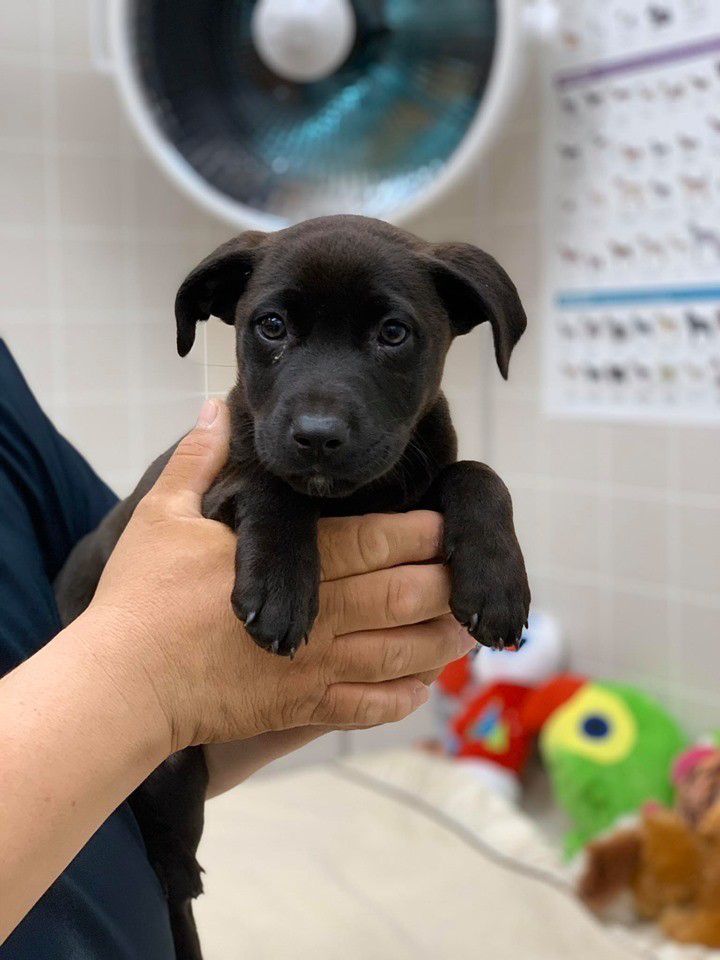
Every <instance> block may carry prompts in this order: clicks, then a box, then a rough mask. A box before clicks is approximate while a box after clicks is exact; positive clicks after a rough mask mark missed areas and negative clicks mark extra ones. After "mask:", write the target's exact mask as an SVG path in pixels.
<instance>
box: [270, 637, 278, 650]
mask: <svg viewBox="0 0 720 960" xmlns="http://www.w3.org/2000/svg"><path fill="white" fill-rule="evenodd" d="M270 649H271V650H272V652H273V653H277V652H278V650H279V649H280V641H279V640H273V642H272V643H271V644H270Z"/></svg>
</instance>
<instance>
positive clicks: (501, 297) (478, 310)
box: [430, 243, 527, 380]
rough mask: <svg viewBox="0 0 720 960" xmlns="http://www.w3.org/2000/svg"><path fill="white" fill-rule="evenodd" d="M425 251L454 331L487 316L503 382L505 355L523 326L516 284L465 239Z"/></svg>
mask: <svg viewBox="0 0 720 960" xmlns="http://www.w3.org/2000/svg"><path fill="white" fill-rule="evenodd" d="M430 253H431V259H430V270H431V273H432V276H433V280H434V282H435V287H436V289H437V291H438V294H439V295H440V298H441V299H442V301H443V303H444V305H445V309H446V310H447V312H448V315H449V317H450V323H451V325H452V328H453V333H454V334H456V335H457V334H462V333H468V332H469V331H470V330H472V328H473V327H475V326H477V324H478V323H483V322H484V321H485V320H489V321H490V326H491V327H492V332H493V340H494V342H495V359H496V360H497V365H498V367H499V368H500V373H502V375H503V377H504V378H505V379H506V380H507V375H508V366H509V364H510V354H511V353H512V351H513V347H514V346H515V344H516V343H517V342H518V340H519V339H520V337H521V336H522V334H523V331H524V330H525V327H526V325H527V318H526V316H525V311H524V309H523V305H522V303H520V297H519V296H518V292H517V290H516V289H515V284H514V283H513V282H512V280H511V279H510V277H509V276H508V275H507V273H505V271H504V270H503V268H502V267H501V266H500V264H499V263H498V262H497V261H496V260H494V259H493V257H491V256H490V254H489V253H485V252H484V251H483V250H479V249H478V248H477V247H474V246H472V245H471V244H469V243H437V244H434V245H433V246H432V247H431V250H430Z"/></svg>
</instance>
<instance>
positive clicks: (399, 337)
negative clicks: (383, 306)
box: [378, 320, 410, 347]
mask: <svg viewBox="0 0 720 960" xmlns="http://www.w3.org/2000/svg"><path fill="white" fill-rule="evenodd" d="M409 335H410V327H408V326H407V325H406V324H404V323H401V322H400V321H399V320H385V321H384V323H383V324H382V326H381V327H380V330H379V331H378V340H379V341H380V343H383V344H385V346H387V347H399V346H400V344H401V343H405V341H406V340H407V338H408V337H409Z"/></svg>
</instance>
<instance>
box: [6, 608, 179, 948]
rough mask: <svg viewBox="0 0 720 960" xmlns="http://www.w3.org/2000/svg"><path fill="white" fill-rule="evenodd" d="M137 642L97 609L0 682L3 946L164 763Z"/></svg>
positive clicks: (163, 734)
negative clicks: (89, 842)
mask: <svg viewBox="0 0 720 960" xmlns="http://www.w3.org/2000/svg"><path fill="white" fill-rule="evenodd" d="M126 628H127V625H126ZM130 632H131V633H132V630H130ZM124 639H127V643H124V642H123V641H124ZM131 640H132V637H131V636H126V637H125V638H124V637H123V636H122V631H121V630H120V629H119V628H118V627H116V626H115V627H113V626H111V625H109V623H108V619H107V617H106V616H102V617H99V616H98V615H96V614H95V613H93V612H92V610H91V611H88V613H86V614H84V615H83V616H82V617H80V619H78V620H77V621H75V623H74V624H72V625H71V626H70V627H68V628H67V629H66V630H64V631H62V633H60V634H58V636H57V637H56V638H55V639H54V640H52V641H51V642H50V643H48V644H47V646H45V647H44V648H43V649H42V650H40V651H39V652H38V653H37V654H35V656H33V657H31V658H30V659H29V660H27V661H26V662H25V663H23V664H21V665H20V666H19V667H18V668H17V669H16V670H14V671H13V672H12V673H10V674H8V675H7V676H6V677H5V678H4V679H2V680H1V681H0V730H2V737H0V783H1V784H2V789H0V943H1V942H2V941H3V940H4V939H5V938H6V937H7V936H8V935H9V934H10V933H11V931H12V930H13V928H14V927H15V926H16V925H17V924H18V922H19V921H20V920H21V919H22V918H23V916H24V915H25V914H26V913H27V911H28V910H29V909H30V907H31V906H32V905H33V904H34V903H35V902H36V901H37V900H38V898H39V897H40V896H41V895H42V894H43V893H44V891H45V890H46V889H47V888H48V887H49V886H50V884H51V883H52V882H53V881H54V880H55V879H56V877H57V876H58V875H59V874H60V873H61V872H62V870H63V869H64V868H65V867H66V866H67V864H68V863H69V862H70V860H72V858H73V857H74V856H75V855H76V854H77V853H78V851H79V850H80V849H81V848H82V846H83V845H84V844H85V843H86V842H87V840H88V839H89V838H90V837H91V836H92V834H93V833H94V832H95V830H97V828H98V827H99V826H100V825H101V824H102V823H103V821H104V820H105V819H106V818H107V817H108V816H109V815H110V813H112V811H113V810H114V809H115V808H116V807H117V806H119V804H120V803H121V802H122V801H123V800H124V799H125V798H126V797H127V796H128V795H129V794H130V793H131V792H132V791H133V790H134V789H135V787H136V786H137V785H138V784H139V783H140V782H141V781H142V780H143V779H144V778H145V777H146V776H147V775H148V774H149V773H150V772H151V771H152V770H153V769H154V768H155V767H156V766H157V765H158V764H159V763H161V762H162V760H163V759H164V758H165V755H166V751H167V745H168V742H169V741H168V731H167V729H166V725H165V723H164V718H163V717H162V716H161V715H160V711H159V708H158V706H157V702H156V701H155V700H154V696H153V692H152V687H151V685H150V684H149V683H148V682H147V681H146V679H145V678H144V677H138V673H141V672H142V668H141V667H140V662H139V660H138V659H137V658H134V657H133V654H132V650H133V645H132V642H131Z"/></svg>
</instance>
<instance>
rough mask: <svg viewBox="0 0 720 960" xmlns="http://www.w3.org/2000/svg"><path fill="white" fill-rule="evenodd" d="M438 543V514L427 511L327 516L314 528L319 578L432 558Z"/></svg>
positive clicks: (440, 540)
mask: <svg viewBox="0 0 720 960" xmlns="http://www.w3.org/2000/svg"><path fill="white" fill-rule="evenodd" d="M441 542H442V517H441V516H440V514H439V513H433V512H432V511H430V510H414V511H412V512H411V513H395V514H383V513H371V514H368V515H367V516H364V517H327V518H326V519H323V520H321V521H320V524H319V527H318V543H319V547H320V565H321V569H322V579H323V580H339V579H341V578H342V577H351V576H354V575H355V574H358V573H370V572H371V571H373V570H383V569H384V568H385V567H396V566H399V565H400V564H402V563H422V562H424V561H426V560H435V559H437V558H438V557H439V555H440V550H441Z"/></svg>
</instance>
